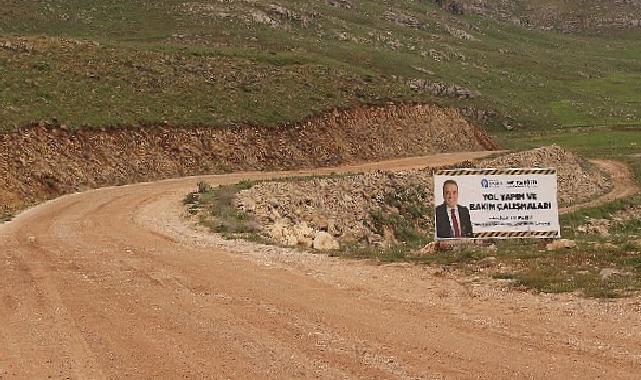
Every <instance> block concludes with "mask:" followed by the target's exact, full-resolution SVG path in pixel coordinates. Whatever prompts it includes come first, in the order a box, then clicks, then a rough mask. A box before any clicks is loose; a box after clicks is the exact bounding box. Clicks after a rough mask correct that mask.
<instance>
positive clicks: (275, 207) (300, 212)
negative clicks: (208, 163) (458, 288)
mask: <svg viewBox="0 0 641 380" xmlns="http://www.w3.org/2000/svg"><path fill="white" fill-rule="evenodd" d="M403 196H405V197H407V198H411V199H413V200H414V202H420V203H422V204H425V205H431V204H432V177H431V174H430V172H429V171H427V170H412V171H406V172H383V171H377V172H373V173H368V174H359V175H350V176H344V177H321V178H314V179H310V180H293V181H273V182H264V183H260V184H258V185H256V186H254V187H252V188H251V189H249V190H244V191H241V192H240V193H239V194H238V197H237V200H236V201H237V206H238V207H239V208H240V209H241V210H244V211H246V212H249V213H252V214H254V215H255V216H256V217H257V219H258V220H259V222H260V223H261V224H262V225H263V226H266V229H267V231H273V229H274V226H278V227H277V229H278V231H279V232H278V235H279V236H281V232H280V229H281V226H289V227H290V228H292V229H294V230H295V228H294V226H297V225H300V224H303V223H304V224H306V225H307V226H309V227H311V228H312V229H314V230H316V231H324V232H327V233H329V234H330V235H332V236H333V237H334V238H336V239H337V240H339V241H340V242H354V241H363V240H365V241H367V242H368V243H370V244H376V243H383V242H384V241H385V240H386V239H385V238H386V237H385V236H383V235H384V234H380V233H378V232H380V231H376V230H375V229H374V227H373V224H374V223H373V221H372V216H371V213H372V212H376V211H379V212H382V213H384V214H389V213H398V212H399V210H398V209H397V208H396V207H394V206H393V205H392V203H394V202H393V200H394V199H399V198H402V197H403ZM422 224H423V228H424V229H425V230H427V231H430V230H431V229H432V225H433V223H432V220H431V218H429V219H428V218H425V220H424V221H423V223H422ZM295 233H296V232H294V234H295ZM274 235H275V234H273V233H272V237H274ZM391 238H392V237H391V236H390V237H388V239H391ZM277 240H280V242H281V243H285V241H283V240H282V239H277Z"/></svg>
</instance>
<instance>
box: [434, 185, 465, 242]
mask: <svg viewBox="0 0 641 380" xmlns="http://www.w3.org/2000/svg"><path fill="white" fill-rule="evenodd" d="M473 236H474V233H473V232H472V222H471V221H470V210H468V209H467V207H465V206H460V205H458V184H457V183H456V181H453V180H451V179H448V180H447V181H445V182H444V183H443V204H441V205H438V206H436V238H437V239H460V238H471V237H473Z"/></svg>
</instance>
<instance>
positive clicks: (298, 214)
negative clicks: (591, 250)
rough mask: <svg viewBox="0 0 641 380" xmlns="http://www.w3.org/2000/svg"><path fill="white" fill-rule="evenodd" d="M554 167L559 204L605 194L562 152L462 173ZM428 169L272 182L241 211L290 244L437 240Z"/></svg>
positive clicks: (245, 194) (248, 196) (598, 178)
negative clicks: (325, 239)
mask: <svg viewBox="0 0 641 380" xmlns="http://www.w3.org/2000/svg"><path fill="white" fill-rule="evenodd" d="M470 166H477V167H494V168H504V167H554V168H557V175H558V199H559V204H560V205H561V206H563V205H569V204H574V203H580V202H583V201H586V200H589V199H591V198H594V197H596V196H598V195H601V194H603V193H605V192H607V191H608V190H609V188H610V186H611V182H610V180H609V178H608V177H607V176H606V175H605V174H604V173H602V172H601V171H600V170H598V169H597V168H595V167H593V166H592V165H591V164H590V163H589V162H587V161H585V160H584V159H582V158H581V157H579V156H577V155H575V154H573V153H571V152H567V151H565V150H563V149H561V148H559V147H558V146H549V147H543V148H537V149H534V150H530V151H525V152H517V153H511V154H508V155H503V156H500V157H497V158H494V159H489V160H484V161H481V162H477V163H463V164H461V165H459V167H470ZM432 186H433V185H432V175H431V169H429V170H412V171H406V172H376V173H368V174H362V175H354V176H346V177H329V178H316V179H312V180H308V181H300V180H294V181H271V182H263V183H259V184H257V185H255V186H253V187H252V188H251V189H249V190H243V191H241V192H239V195H238V198H237V207H238V208H239V209H240V210H243V211H245V212H248V213H250V214H251V215H253V216H255V218H256V219H257V220H258V221H259V222H260V224H261V225H262V226H263V230H264V232H265V234H266V235H268V236H270V237H271V238H272V239H274V240H276V241H278V242H280V243H283V244H287V245H297V244H302V245H306V246H311V244H312V243H313V240H314V238H315V236H317V235H318V234H319V233H320V232H325V233H328V234H329V235H331V236H332V237H333V238H334V239H336V241H337V243H340V244H346V243H354V242H366V243H368V244H375V245H390V244H394V243H395V242H397V241H406V240H407V239H408V238H412V237H413V236H414V237H415V236H421V235H424V236H431V235H432V234H433V212H432V207H433V206H432V205H433V188H432Z"/></svg>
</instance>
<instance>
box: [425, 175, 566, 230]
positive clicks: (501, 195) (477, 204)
mask: <svg viewBox="0 0 641 380" xmlns="http://www.w3.org/2000/svg"><path fill="white" fill-rule="evenodd" d="M488 170H489V169H488ZM506 170H507V169H506ZM522 170H528V169H522ZM453 172H460V171H458V170H455V171H453ZM448 179H451V180H454V181H456V183H457V184H458V204H459V205H461V206H465V207H467V208H468V209H469V212H470V220H471V222H472V228H473V231H474V233H475V234H478V233H487V232H553V231H554V232H557V236H556V237H559V236H560V226H559V212H558V203H557V178H556V174H525V175H477V174H471V175H435V176H434V203H435V206H438V205H440V204H442V203H443V183H444V182H445V181H446V180H448ZM521 204H525V205H534V206H535V207H536V208H533V209H527V207H526V208H524V209H517V208H515V207H518V206H515V205H521Z"/></svg>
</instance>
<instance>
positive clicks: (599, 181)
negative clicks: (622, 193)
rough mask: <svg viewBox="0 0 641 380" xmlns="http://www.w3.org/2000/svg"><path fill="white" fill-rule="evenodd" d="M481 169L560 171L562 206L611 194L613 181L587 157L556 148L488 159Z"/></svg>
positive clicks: (545, 148)
mask: <svg viewBox="0 0 641 380" xmlns="http://www.w3.org/2000/svg"><path fill="white" fill-rule="evenodd" d="M477 166H478V167H488V168H525V167H540V168H556V169H557V178H558V200H559V206H561V207H564V206H568V205H572V204H576V203H582V202H585V201H587V200H590V199H593V198H595V197H597V196H599V195H601V194H604V193H606V192H608V190H609V189H610V188H611V187H612V182H611V180H610V178H609V177H608V176H607V175H605V174H604V173H603V172H601V171H600V170H598V169H596V168H595V167H594V166H593V165H592V164H590V163H589V162H588V161H587V160H585V159H584V158H582V157H580V156H578V155H576V154H574V153H572V152H568V151H566V150H564V149H563V148H561V147H559V146H556V145H552V146H544V147H541V148H536V149H532V150H528V151H524V152H516V153H510V154H507V155H504V156H500V157H496V158H491V159H486V160H483V161H481V162H479V163H478V165H477Z"/></svg>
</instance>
